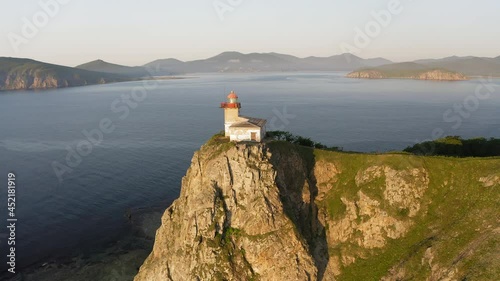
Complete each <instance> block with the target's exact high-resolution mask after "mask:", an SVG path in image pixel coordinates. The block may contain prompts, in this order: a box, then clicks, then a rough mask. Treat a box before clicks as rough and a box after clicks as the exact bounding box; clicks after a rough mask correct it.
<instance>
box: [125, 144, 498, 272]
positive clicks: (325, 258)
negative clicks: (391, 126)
mask: <svg viewBox="0 0 500 281" xmlns="http://www.w3.org/2000/svg"><path fill="white" fill-rule="evenodd" d="M499 176H500V159H498V158H496V159H495V158H488V159H449V158H438V157H417V156H410V155H403V154H383V155H367V154H348V153H338V152H329V151H323V150H314V149H310V148H305V147H298V146H294V145H291V144H288V143H285V142H273V143H268V144H239V145H235V144H232V143H226V142H224V141H215V140H212V141H210V142H209V143H207V144H206V145H204V146H203V147H202V148H201V149H200V150H199V151H197V152H196V153H195V154H194V157H193V159H192V163H191V167H190V168H189V170H188V172H187V174H186V176H185V177H184V178H183V180H182V188H181V194H180V196H179V198H178V199H177V200H176V201H175V202H174V203H173V204H172V205H171V206H170V207H169V208H168V209H167V210H166V211H165V213H164V215H163V218H162V225H161V227H160V228H159V229H158V231H157V232H156V238H155V245H154V248H153V251H152V252H151V254H150V255H149V257H148V258H147V259H146V261H145V262H144V264H143V265H142V267H141V268H140V271H139V273H138V274H137V276H136V277H135V280H136V281H146V280H469V279H474V280H494V279H497V278H498V277H499V276H500V261H499V260H500V259H499V258H500V254H499V253H500V251H499V250H500V247H499V244H498V240H499V239H498V238H499V232H500V224H499V220H498V202H500V200H499V199H500V198H499V196H498V194H499V193H498V188H499V187H500V181H499V180H498V179H499V178H500V177H499Z"/></svg>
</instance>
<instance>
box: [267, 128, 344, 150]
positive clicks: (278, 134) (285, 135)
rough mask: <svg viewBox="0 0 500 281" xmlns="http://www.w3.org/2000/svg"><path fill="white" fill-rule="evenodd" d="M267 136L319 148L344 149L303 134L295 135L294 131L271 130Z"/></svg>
mask: <svg viewBox="0 0 500 281" xmlns="http://www.w3.org/2000/svg"><path fill="white" fill-rule="evenodd" d="M266 137H267V138H269V139H272V140H277V141H286V142H289V143H293V144H297V145H302V146H307V147H314V148H317V149H326V150H331V151H342V148H339V147H337V146H332V147H328V146H326V145H324V144H322V143H320V142H315V141H313V140H311V139H310V138H306V137H302V136H295V135H293V134H292V133H290V132H285V131H269V132H267V133H266Z"/></svg>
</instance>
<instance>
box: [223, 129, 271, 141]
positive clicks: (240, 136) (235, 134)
mask: <svg viewBox="0 0 500 281" xmlns="http://www.w3.org/2000/svg"><path fill="white" fill-rule="evenodd" d="M252 133H255V134H256V137H257V141H261V139H262V136H263V135H262V129H261V128H230V129H229V137H230V140H231V141H251V140H252V135H251V134H252Z"/></svg>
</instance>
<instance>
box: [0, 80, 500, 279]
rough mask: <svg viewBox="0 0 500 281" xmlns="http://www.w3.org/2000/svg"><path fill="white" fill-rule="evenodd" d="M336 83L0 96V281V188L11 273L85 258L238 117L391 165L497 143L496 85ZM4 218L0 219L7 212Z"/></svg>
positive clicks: (173, 190)
mask: <svg viewBox="0 0 500 281" xmlns="http://www.w3.org/2000/svg"><path fill="white" fill-rule="evenodd" d="M345 75H346V73H345V72H304V73H302V72H292V73H290V72H289V73H239V74H227V73H217V74H192V75H189V76H180V77H177V79H161V80H144V81H133V82H124V83H116V84H104V85H94V86H85V87H75V88H65V89H55V90H43V91H4V92H0V183H1V184H0V249H1V253H2V256H1V257H0V271H4V270H6V269H7V267H6V262H7V259H8V258H7V257H6V255H7V254H6V253H8V251H7V250H9V247H10V246H8V245H7V241H8V238H9V235H10V232H8V229H7V225H8V222H7V219H8V218H12V216H11V217H8V213H9V212H10V211H9V210H8V207H7V194H8V174H9V173H13V174H14V175H15V180H16V187H15V195H16V197H15V198H16V202H15V203H16V205H15V210H14V217H15V218H16V219H17V221H16V229H15V239H16V267H17V269H18V270H22V269H23V268H26V267H29V266H33V265H35V264H40V263H44V262H45V261H48V260H51V259H54V258H57V257H60V256H74V255H79V254H81V253H82V252H88V253H90V254H91V253H92V251H98V250H99V249H100V248H101V247H104V246H103V245H107V244H109V243H111V242H113V241H116V240H119V239H122V238H123V237H122V236H123V235H124V233H127V229H129V228H128V220H129V215H127V214H130V212H133V210H145V209H146V210H147V209H149V208H159V209H161V210H164V209H165V208H167V207H168V206H169V205H170V204H171V203H172V201H173V200H175V198H177V197H178V195H179V192H180V184H181V179H182V177H183V176H184V174H185V172H186V169H187V168H188V167H189V165H190V163H191V157H192V155H193V152H194V151H196V150H197V149H199V148H200V146H201V145H202V144H203V143H205V142H206V141H207V140H208V139H209V138H210V137H211V136H212V135H214V134H216V133H218V132H219V131H221V130H223V128H224V126H223V111H222V110H221V109H220V108H219V106H220V102H224V101H225V99H226V96H227V94H228V93H229V92H230V91H232V90H234V91H235V92H236V93H237V94H238V96H239V101H240V102H241V104H242V109H241V114H242V115H246V116H253V117H259V118H266V119H267V120H268V124H267V129H268V130H281V131H289V132H291V133H293V134H295V135H301V136H305V137H309V138H311V139H312V140H315V141H318V142H321V143H323V144H325V145H328V146H337V147H341V148H342V149H343V150H345V151H359V152H368V153H379V152H387V151H400V150H402V149H404V148H405V147H407V146H411V145H413V144H415V143H417V142H421V141H424V140H429V139H435V138H440V137H444V136H448V135H453V136H461V137H464V138H472V137H488V138H489V137H500V114H499V113H500V112H499V109H500V80H499V79H487V78H484V79H479V78H477V79H472V80H469V81H457V82H441V81H440V82H436V81H417V80H401V79H387V80H361V79H349V78H345ZM11 211H12V210H11Z"/></svg>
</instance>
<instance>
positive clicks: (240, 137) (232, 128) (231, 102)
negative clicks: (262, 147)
mask: <svg viewBox="0 0 500 281" xmlns="http://www.w3.org/2000/svg"><path fill="white" fill-rule="evenodd" d="M220 108H223V109H224V135H225V136H226V137H229V139H230V140H231V141H234V142H240V141H252V142H260V141H262V139H263V138H264V136H265V135H266V122H267V121H266V120H265V119H260V118H255V117H247V116H240V108H241V103H239V102H238V96H237V95H236V93H235V92H234V91H231V93H229V95H228V96H227V102H223V103H221V104H220Z"/></svg>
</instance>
